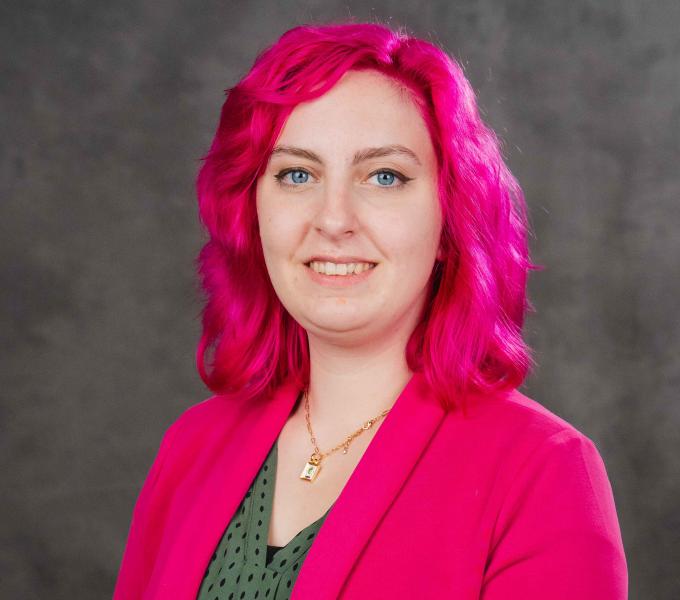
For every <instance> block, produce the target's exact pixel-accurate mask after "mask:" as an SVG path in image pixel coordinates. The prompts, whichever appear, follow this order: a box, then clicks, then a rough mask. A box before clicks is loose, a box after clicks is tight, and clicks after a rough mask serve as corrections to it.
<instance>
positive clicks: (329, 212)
mask: <svg viewBox="0 0 680 600" xmlns="http://www.w3.org/2000/svg"><path fill="white" fill-rule="evenodd" d="M315 208H316V210H315V213H314V218H313V223H312V224H313V225H314V227H316V229H317V230H318V231H319V232H320V233H323V234H325V235H327V236H328V237H329V238H337V239H340V238H342V237H344V236H346V235H347V234H348V233H350V232H352V231H355V230H356V229H357V227H358V219H357V213H356V198H355V196H354V194H353V192H352V187H351V184H349V183H346V182H343V181H327V183H326V185H324V186H323V187H322V190H321V191H320V197H319V199H318V204H317V205H316V207H315Z"/></svg>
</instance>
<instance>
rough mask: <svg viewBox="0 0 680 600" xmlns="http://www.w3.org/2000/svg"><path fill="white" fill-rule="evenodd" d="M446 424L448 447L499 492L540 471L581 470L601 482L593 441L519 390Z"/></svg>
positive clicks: (493, 398)
mask: <svg viewBox="0 0 680 600" xmlns="http://www.w3.org/2000/svg"><path fill="white" fill-rule="evenodd" d="M447 421H448V423H447V424H446V425H445V426H444V427H443V428H442V429H443V430H444V431H445V432H446V434H445V440H446V443H447V445H450V446H451V449H452V450H453V449H455V450H456V451H457V452H459V453H461V454H462V455H464V456H467V457H468V460H471V461H472V462H473V463H474V465H475V469H476V470H477V472H478V474H479V476H480V477H483V476H486V477H487V478H488V480H489V482H495V483H496V484H498V485H500V487H501V488H503V489H506V490H507V488H508V487H509V486H510V485H511V484H513V482H514V483H515V484H517V483H518V482H517V478H518V477H519V475H520V474H521V473H525V474H526V473H531V472H533V473H534V474H536V471H541V470H544V469H555V470H556V471H558V472H559V471H561V472H562V473H565V472H566V471H572V472H574V471H579V472H581V473H582V475H583V476H587V477H590V478H591V479H593V480H597V481H598V483H602V480H603V478H604V477H605V469H604V463H603V461H602V458H601V456H600V453H599V451H598V449H597V447H596V445H595V443H594V442H593V440H591V439H590V438H589V437H588V436H587V435H586V434H585V433H584V432H582V431H581V430H580V429H578V428H577V427H576V426H575V425H574V424H572V423H570V422H569V421H567V420H566V419H565V418H563V417H561V416H560V415H558V414H556V413H555V412H553V411H551V410H550V409H548V408H546V407H545V406H544V405H542V404H540V403H539V402H538V401H536V400H534V399H533V398H530V397H529V396H527V395H525V394H524V393H522V392H520V391H519V390H517V389H515V390H511V391H506V392H503V393H499V394H494V395H488V396H485V397H482V398H480V399H479V402H477V403H475V404H472V403H471V409H470V410H469V412H468V415H467V416H464V415H463V414H462V413H461V412H456V413H452V414H450V416H449V417H448V419H447Z"/></svg>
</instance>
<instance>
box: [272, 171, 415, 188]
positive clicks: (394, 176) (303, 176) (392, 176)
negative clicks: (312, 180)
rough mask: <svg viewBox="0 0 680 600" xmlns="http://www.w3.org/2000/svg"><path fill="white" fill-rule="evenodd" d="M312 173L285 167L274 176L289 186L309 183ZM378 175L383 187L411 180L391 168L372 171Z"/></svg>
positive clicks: (373, 175)
mask: <svg viewBox="0 0 680 600" xmlns="http://www.w3.org/2000/svg"><path fill="white" fill-rule="evenodd" d="M288 175H290V176H291V179H290V180H286V177H287V176H288ZM309 175H310V173H309V172H308V171H306V170H305V169H284V170H283V171H281V172H280V173H277V174H276V175H274V178H275V179H276V180H277V181H278V182H279V184H280V185H283V186H288V187H297V186H298V184H304V183H308V181H309ZM376 175H377V176H378V182H379V185H378V187H382V188H399V187H403V186H404V185H405V184H406V183H408V182H409V181H411V178H410V177H406V176H405V175H402V174H401V173H398V172H396V171H392V170H389V169H380V170H379V171H375V172H374V173H371V175H370V177H375V176H376ZM396 180H398V181H399V182H400V183H399V184H397V185H393V184H394V183H395V181H396Z"/></svg>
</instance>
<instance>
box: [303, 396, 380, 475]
mask: <svg viewBox="0 0 680 600" xmlns="http://www.w3.org/2000/svg"><path fill="white" fill-rule="evenodd" d="M388 412H390V409H389V408H388V409H387V410H384V411H382V412H381V413H380V414H379V415H378V416H377V417H373V418H372V419H369V420H368V421H366V422H365V423H364V424H363V425H362V426H361V427H360V428H359V429H357V430H356V431H355V432H354V433H352V434H351V435H348V436H347V438H346V439H345V441H344V442H342V443H341V444H338V445H337V446H336V447H335V448H333V449H332V450H329V451H328V452H321V450H319V446H317V444H316V438H315V437H314V432H313V431H312V423H311V421H310V419H309V397H308V396H307V390H305V419H306V421H307V429H308V431H309V435H310V437H311V439H312V444H313V445H314V452H313V453H312V455H311V456H310V458H309V460H308V461H307V464H305V468H304V469H302V473H301V474H300V479H304V480H305V481H310V482H312V481H314V480H315V479H316V477H317V475H318V474H319V471H320V470H321V461H322V460H323V459H324V458H326V457H327V456H329V455H331V454H333V452H336V451H337V450H340V448H343V451H342V453H343V454H347V450H348V448H349V445H350V444H351V443H352V441H353V440H354V438H355V437H357V436H358V435H361V434H362V433H363V432H364V431H366V430H368V429H370V428H371V427H373V423H375V422H376V421H377V420H378V419H381V418H382V417H384V416H385V415H386V414H387V413H388Z"/></svg>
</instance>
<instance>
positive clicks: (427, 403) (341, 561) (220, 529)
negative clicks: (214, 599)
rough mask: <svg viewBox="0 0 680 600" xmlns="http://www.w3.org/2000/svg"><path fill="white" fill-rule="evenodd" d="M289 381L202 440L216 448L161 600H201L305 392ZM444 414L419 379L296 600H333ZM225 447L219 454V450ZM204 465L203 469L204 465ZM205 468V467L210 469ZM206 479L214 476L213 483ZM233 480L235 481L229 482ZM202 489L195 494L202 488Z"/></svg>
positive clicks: (343, 505) (171, 559)
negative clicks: (218, 550)
mask: <svg viewBox="0 0 680 600" xmlns="http://www.w3.org/2000/svg"><path fill="white" fill-rule="evenodd" d="M300 391H301V390H300V388H299V387H297V386H296V385H295V384H294V383H292V381H291V380H286V381H285V382H284V383H283V384H282V385H281V386H279V388H277V390H276V391H275V392H274V394H273V397H272V398H271V399H270V400H269V401H267V402H264V403H262V404H259V405H258V406H251V407H247V408H245V409H244V410H243V411H242V412H241V413H240V415H239V422H238V423H237V424H236V425H234V423H230V424H228V425H227V424H225V426H224V427H220V426H217V427H216V428H215V431H214V432H213V434H211V435H210V436H208V437H207V438H206V439H205V440H203V444H204V445H205V446H206V447H211V448H214V449H215V453H214V454H213V456H214V457H215V458H214V459H212V460H210V461H209V462H210V463H211V464H210V468H207V466H206V468H199V471H202V472H203V477H205V479H204V480H203V481H202V482H200V483H202V484H204V485H200V484H199V482H198V481H197V482H196V484H197V488H198V489H200V491H199V492H198V493H197V496H196V497H195V498H194V500H193V502H192V506H191V508H190V509H189V510H188V511H187V512H186V513H185V514H183V515H182V518H181V521H182V522H181V523H180V524H178V529H177V531H176V535H175V536H174V539H173V540H170V543H169V544H168V547H167V550H166V552H164V553H163V554H165V556H164V557H163V558H164V560H162V564H163V566H159V568H158V569H157V570H156V572H155V573H154V577H153V578H152V582H151V587H152V588H156V589H155V590H154V591H155V592H157V593H158V597H167V596H164V594H166V593H168V592H171V595H172V597H175V598H186V599H187V600H195V597H196V593H197V591H198V587H199V585H200V582H201V578H202V576H203V574H204V572H205V568H206V565H207V564H208V562H209V561H210V556H211V555H212V553H213V551H214V549H215V546H216V545H217V543H218V542H219V539H220V538H221V536H222V534H223V533H224V529H225V528H226V526H227V524H228V523H229V521H230V519H231V517H232V516H233V514H234V513H235V511H236V509H237V508H238V506H239V504H240V502H241V500H242V499H243V496H244V495H245V493H246V491H247V490H248V487H249V486H250V484H251V483H252V480H253V479H254V477H255V476H256V474H257V471H258V470H259V468H260V466H261V465H262V462H263V461H264V459H265V458H266V456H267V453H268V452H269V450H270V448H271V446H272V445H273V443H274V442H275V440H276V438H277V437H278V435H279V433H280V431H281V429H282V428H283V426H284V424H285V423H286V420H287V419H288V416H289V415H290V413H291V411H292V409H293V406H294V404H295V401H296V400H297V398H298V395H299V393H300ZM445 412H446V411H445V410H444V408H443V407H442V406H441V404H440V403H439V402H438V401H437V399H436V397H435V396H434V395H433V394H432V392H431V390H430V388H429V386H428V385H427V382H426V381H425V378H424V376H423V374H422V373H420V372H415V373H414V374H413V375H412V377H411V379H410V380H409V381H408V383H407V384H406V386H405V387H404V388H403V390H402V391H401V393H400V395H399V396H398V398H397V400H396V401H395V403H394V405H393V406H392V408H391V410H390V412H389V413H387V416H386V417H385V419H384V421H383V423H382V424H381V426H380V427H379V428H378V430H377V431H376V433H375V435H374V437H373V439H372V440H371V442H370V443H369V445H368V447H367V448H366V450H365V451H364V454H363V456H362V457H361V459H360V460H359V462H358V464H357V466H356V468H355V469H354V471H353V472H352V474H351V476H350V478H349V479H348V481H347V483H346V484H345V486H344V488H343V489H342V492H341V493H340V495H339V496H338V498H337V499H336V501H335V503H334V505H333V507H332V508H331V510H330V511H329V512H328V514H327V516H326V518H325V519H324V522H323V523H322V525H321V528H320V529H319V531H318V532H317V534H316V537H315V539H314V543H313V544H312V546H311V547H310V549H309V552H308V554H307V556H306V558H305V560H304V562H303V564H302V567H301V569H300V572H299V574H298V577H297V580H296V582H295V585H294V586H293V590H292V594H291V600H302V599H308V598H314V600H331V599H335V598H337V597H338V596H339V594H340V591H341V589H342V586H343V584H344V582H345V579H346V578H347V576H348V575H349V572H350V570H351V569H352V566H353V565H354V563H355V561H356V560H357V558H358V556H359V554H360V552H361V550H362V549H363V547H364V546H365V545H366V543H367V542H368V541H369V539H370V537H371V535H372V533H373V531H374V530H375V528H376V526H377V524H378V522H379V521H380V519H381V518H382V516H383V515H384V514H385V512H386V511H387V509H388V507H389V505H390V504H391V502H392V500H393V499H394V498H395V497H396V495H397V494H398V493H399V490H400V489H401V487H402V486H403V485H404V483H405V481H406V479H407V478H408V476H409V473H411V470H412V469H413V467H414V465H415V464H416V463H417V461H418V459H419V457H420V455H421V454H422V452H423V451H424V449H425V447H426V445H427V443H428V442H429V440H430V439H431V438H432V436H433V435H434V433H435V431H436V430H437V427H438V426H439V425H440V423H441V422H442V420H443V417H444V415H445ZM218 448H219V450H218ZM197 466H198V465H197ZM204 466H205V465H204ZM206 473H207V476H206ZM226 474H229V476H227V475H226ZM195 489H196V488H195Z"/></svg>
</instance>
